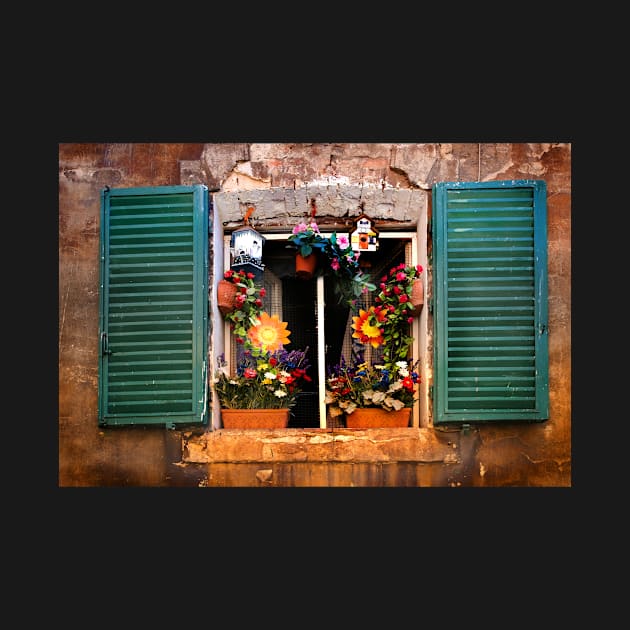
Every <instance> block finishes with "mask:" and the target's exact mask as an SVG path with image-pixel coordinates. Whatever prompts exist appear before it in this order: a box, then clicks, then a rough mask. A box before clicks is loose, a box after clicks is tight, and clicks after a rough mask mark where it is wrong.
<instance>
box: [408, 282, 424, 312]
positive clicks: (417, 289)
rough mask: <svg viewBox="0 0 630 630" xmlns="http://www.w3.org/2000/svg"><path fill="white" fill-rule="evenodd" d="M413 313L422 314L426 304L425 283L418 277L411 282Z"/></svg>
mask: <svg viewBox="0 0 630 630" xmlns="http://www.w3.org/2000/svg"><path fill="white" fill-rule="evenodd" d="M410 303H411V314H412V315H413V316H414V317H416V316H418V315H420V312H421V311H422V306H423V305H424V285H423V284H422V280H420V278H417V279H416V280H414V281H413V282H412V283H411V301H410Z"/></svg>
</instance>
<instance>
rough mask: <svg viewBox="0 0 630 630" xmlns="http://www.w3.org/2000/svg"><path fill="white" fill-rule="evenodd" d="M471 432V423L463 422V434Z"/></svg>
mask: <svg viewBox="0 0 630 630" xmlns="http://www.w3.org/2000/svg"><path fill="white" fill-rule="evenodd" d="M469 433H470V425H469V424H468V423H467V422H465V423H464V424H462V435H468V434H469Z"/></svg>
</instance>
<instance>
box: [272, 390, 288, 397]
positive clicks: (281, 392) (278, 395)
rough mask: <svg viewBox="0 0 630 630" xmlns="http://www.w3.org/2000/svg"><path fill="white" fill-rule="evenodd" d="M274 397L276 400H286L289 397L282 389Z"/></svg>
mask: <svg viewBox="0 0 630 630" xmlns="http://www.w3.org/2000/svg"><path fill="white" fill-rule="evenodd" d="M273 395H274V396H275V397H276V398H284V397H285V396H286V395H287V393H286V392H285V391H284V390H282V389H276V391H275V392H274V393H273Z"/></svg>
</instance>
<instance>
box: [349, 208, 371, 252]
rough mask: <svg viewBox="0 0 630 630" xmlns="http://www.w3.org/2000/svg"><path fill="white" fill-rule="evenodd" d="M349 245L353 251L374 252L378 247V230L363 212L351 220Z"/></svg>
mask: <svg viewBox="0 0 630 630" xmlns="http://www.w3.org/2000/svg"><path fill="white" fill-rule="evenodd" d="M350 245H351V246H352V249H353V250H354V251H355V252H375V251H376V250H377V249H378V230H377V229H376V228H375V227H374V221H372V219H370V217H368V216H367V214H365V213H363V212H362V213H361V214H360V215H359V216H358V217H357V218H356V219H354V221H353V227H352V230H351V232H350Z"/></svg>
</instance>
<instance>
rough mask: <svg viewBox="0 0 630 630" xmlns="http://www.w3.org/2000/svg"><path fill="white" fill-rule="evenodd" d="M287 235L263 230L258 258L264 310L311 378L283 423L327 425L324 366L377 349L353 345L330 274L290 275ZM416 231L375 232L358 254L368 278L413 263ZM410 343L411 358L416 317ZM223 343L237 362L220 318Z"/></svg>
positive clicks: (367, 299) (348, 315)
mask: <svg viewBox="0 0 630 630" xmlns="http://www.w3.org/2000/svg"><path fill="white" fill-rule="evenodd" d="M287 236H288V235H287V234H273V233H266V234H265V239H266V240H265V246H264V251H263V256H262V259H263V263H264V265H265V269H264V274H263V283H264V287H265V289H266V296H265V299H264V304H265V310H266V311H267V312H269V313H270V314H276V315H278V316H279V318H280V319H281V320H282V321H285V322H287V324H288V329H289V330H290V331H291V336H290V341H291V343H290V344H289V345H288V346H287V349H289V350H290V349H292V348H300V349H304V348H306V347H308V349H309V350H308V358H309V361H310V364H311V369H310V370H309V373H310V376H311V378H312V381H311V383H309V384H308V386H306V387H304V389H303V391H302V392H301V393H300V396H299V400H298V403H297V405H296V406H295V407H294V408H293V409H292V411H291V416H290V420H289V425H288V427H289V428H332V427H334V426H336V425H335V424H334V423H335V422H336V421H335V420H334V419H333V418H330V417H328V418H327V416H326V405H325V403H324V397H325V384H326V376H327V372H328V368H329V367H330V366H332V365H334V364H336V363H338V362H339V361H340V359H341V357H342V356H343V357H344V358H345V359H346V361H348V362H350V361H352V360H353V359H354V358H356V353H357V352H359V351H362V352H363V353H364V354H363V356H364V359H365V360H369V361H372V362H377V361H378V359H379V358H380V349H377V350H374V349H372V347H371V346H365V345H363V344H359V345H360V346H361V347H360V348H357V344H356V340H355V343H354V344H353V339H352V332H353V330H352V328H351V324H352V316H353V315H355V314H356V313H353V312H351V310H350V309H349V307H347V306H345V305H344V304H343V302H342V301H341V300H340V299H339V297H338V295H337V293H336V291H335V284H334V277H333V276H329V275H327V274H324V275H318V276H315V277H313V278H312V279H310V280H303V279H300V278H298V277H296V274H295V248H293V247H290V246H288V243H289V241H288V240H287ZM229 240H230V237H229V235H225V236H224V239H223V248H224V256H223V269H221V270H220V276H219V277H222V272H223V271H224V270H226V269H228V268H229V266H230V255H229ZM416 241H417V235H416V233H415V232H404V233H403V232H391V233H384V232H381V233H380V243H379V247H378V249H377V250H376V251H374V252H366V253H363V254H362V256H361V259H362V262H363V263H364V264H366V265H369V267H367V268H366V272H368V273H369V274H370V275H371V277H372V280H373V281H374V282H375V283H376V284H378V282H379V280H380V278H381V277H382V276H383V275H386V274H387V273H388V272H389V270H390V269H391V268H392V267H393V266H395V265H397V264H399V263H401V262H402V263H405V264H413V265H415V264H417V262H418V261H417V255H416V252H417V243H416ZM360 299H361V300H363V302H362V303H361V307H362V308H366V307H369V306H370V305H371V304H372V300H373V295H372V294H366V295H364V296H362V297H361V298H360ZM412 326H413V329H412V335H413V336H414V345H413V347H412V349H411V353H412V356H413V357H414V359H417V358H419V357H420V344H419V341H418V339H419V334H418V322H417V320H414V323H413V324H412ZM221 336H222V337H223V340H224V344H225V351H224V352H225V357H226V358H229V364H230V366H234V365H236V363H237V361H238V357H237V352H238V349H239V347H238V346H237V344H234V343H232V337H231V335H230V332H229V324H227V323H224V325H223V331H222V335H221ZM412 418H413V420H412V424H413V426H418V422H419V405H418V404H417V403H416V405H415V407H414V410H413V415H412Z"/></svg>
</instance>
